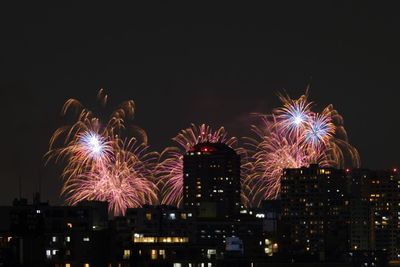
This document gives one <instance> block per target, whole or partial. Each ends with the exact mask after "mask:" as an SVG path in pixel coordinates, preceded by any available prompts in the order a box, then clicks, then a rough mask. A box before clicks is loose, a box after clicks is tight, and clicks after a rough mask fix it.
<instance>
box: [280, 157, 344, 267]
mask: <svg viewBox="0 0 400 267" xmlns="http://www.w3.org/2000/svg"><path fill="white" fill-rule="evenodd" d="M281 190H282V191H281V204H282V217H281V222H280V224H281V225H282V228H281V231H282V234H281V237H282V238H281V243H282V244H281V245H282V249H283V251H286V252H287V253H288V254H290V255H291V256H292V257H293V258H304V259H308V260H311V259H313V260H316V261H318V260H319V261H325V260H328V259H334V260H339V259H340V258H339V256H340V255H343V253H344V252H346V251H348V250H349V246H350V245H349V238H350V237H349V224H350V218H349V216H350V210H349V204H350V203H349V198H348V187H347V182H346V176H345V173H344V171H342V170H337V169H333V168H322V167H320V166H318V165H311V166H310V167H309V168H305V167H304V168H299V169H286V170H284V172H283V176H282V179H281Z"/></svg>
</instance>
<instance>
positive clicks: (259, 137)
mask: <svg viewBox="0 0 400 267" xmlns="http://www.w3.org/2000/svg"><path fill="white" fill-rule="evenodd" d="M280 99H281V101H282V103H283V106H282V107H281V108H277V109H275V110H274V111H273V113H272V114H269V115H263V114H257V116H258V118H259V125H257V126H252V130H253V132H254V133H255V138H246V140H247V142H246V145H247V146H248V149H249V153H250V154H251V155H250V157H249V161H248V162H247V163H246V164H244V165H243V166H242V167H243V170H244V173H245V174H246V175H245V176H246V177H245V179H244V182H245V185H246V186H247V187H249V188H251V190H249V191H248V192H249V195H248V199H249V202H250V203H251V204H252V205H253V206H258V205H259V204H260V203H261V201H262V200H264V199H275V198H277V197H279V193H280V177H281V175H282V172H283V169H285V168H300V167H303V166H309V165H310V164H319V165H320V166H323V167H338V168H343V167H347V166H351V167H359V165H360V159H359V155H358V152H357V150H356V149H355V148H354V147H352V146H351V145H350V144H349V143H348V139H347V134H346V131H345V130H344V127H343V118H342V117H341V116H340V115H339V113H338V112H337V111H336V110H335V109H333V107H332V105H329V106H328V107H326V108H325V109H324V110H323V111H322V112H321V113H316V112H313V111H312V110H311V108H312V103H311V102H309V101H308V94H307V93H306V94H304V95H302V96H301V97H300V98H299V99H294V100H293V99H291V98H290V97H288V96H280Z"/></svg>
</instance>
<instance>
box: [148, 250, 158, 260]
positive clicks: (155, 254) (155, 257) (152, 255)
mask: <svg viewBox="0 0 400 267" xmlns="http://www.w3.org/2000/svg"><path fill="white" fill-rule="evenodd" d="M157 256H158V255H157V250H155V249H152V250H151V255H150V258H151V259H152V260H156V259H157Z"/></svg>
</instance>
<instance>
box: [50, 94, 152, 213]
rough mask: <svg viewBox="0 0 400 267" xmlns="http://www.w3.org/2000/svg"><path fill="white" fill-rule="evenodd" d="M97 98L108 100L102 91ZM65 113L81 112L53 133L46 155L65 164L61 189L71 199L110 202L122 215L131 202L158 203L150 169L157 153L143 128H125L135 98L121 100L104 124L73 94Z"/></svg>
mask: <svg viewBox="0 0 400 267" xmlns="http://www.w3.org/2000/svg"><path fill="white" fill-rule="evenodd" d="M98 97H99V101H100V103H101V104H102V105H105V104H106V103H107V99H108V97H107V95H106V94H104V92H103V91H102V90H100V91H99V94H98ZM62 112H63V115H68V114H69V113H70V112H71V113H73V114H78V115H77V118H76V119H75V120H74V121H73V123H72V124H71V125H67V126H64V127H61V128H59V129H57V130H56V131H55V132H54V134H53V136H52V138H51V140H50V149H49V152H48V153H47V154H46V156H47V158H48V160H51V159H55V161H56V162H58V161H63V162H64V163H65V168H64V171H63V173H62V176H63V178H64V179H63V181H64V183H63V188H62V194H63V195H64V196H66V200H67V203H68V204H71V205H75V204H77V203H78V202H80V201H83V200H100V201H107V202H108V203H109V210H110V212H111V213H113V214H114V215H121V214H124V213H125V210H126V209H127V208H129V207H139V206H142V205H143V204H147V203H149V204H152V203H156V197H155V196H156V195H157V190H156V186H155V184H154V181H153V180H152V179H151V177H152V175H151V172H150V171H149V170H150V169H151V168H152V166H153V164H155V163H153V162H155V161H156V157H157V153H154V152H149V153H148V152H147V150H148V146H147V138H146V135H145V132H144V131H143V130H141V129H139V128H137V127H129V128H130V129H134V130H135V131H134V132H135V133H132V132H128V131H127V128H128V127H126V120H128V119H131V118H132V116H133V113H134V103H133V101H131V100H130V101H126V102H124V103H122V104H121V106H120V107H119V108H118V109H117V110H115V111H114V112H113V113H112V115H111V117H110V119H109V120H108V121H107V123H105V124H102V123H101V121H100V119H99V118H98V117H96V116H95V115H94V114H93V112H92V111H90V110H88V109H86V108H83V105H82V104H81V103H80V102H79V101H77V100H75V99H70V100H68V101H66V103H65V104H64V106H63V109H62ZM134 134H136V135H137V136H136V137H135V136H132V135H134ZM121 135H126V136H128V137H125V138H124V139H122V137H121ZM139 137H140V138H139ZM123 140H127V141H125V142H123ZM139 140H141V141H139ZM125 144H127V145H125Z"/></svg>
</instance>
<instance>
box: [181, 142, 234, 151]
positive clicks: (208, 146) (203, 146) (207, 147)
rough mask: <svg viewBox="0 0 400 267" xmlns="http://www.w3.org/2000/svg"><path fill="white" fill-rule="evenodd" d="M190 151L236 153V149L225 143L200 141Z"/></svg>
mask: <svg viewBox="0 0 400 267" xmlns="http://www.w3.org/2000/svg"><path fill="white" fill-rule="evenodd" d="M188 152H206V153H207V152H208V153H216V152H218V153H234V154H236V152H235V150H233V149H232V148H231V147H229V146H228V145H226V144H224V143H211V142H206V143H199V144H197V145H195V146H194V147H192V148H191V149H189V151H188Z"/></svg>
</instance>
